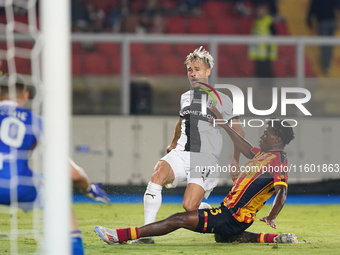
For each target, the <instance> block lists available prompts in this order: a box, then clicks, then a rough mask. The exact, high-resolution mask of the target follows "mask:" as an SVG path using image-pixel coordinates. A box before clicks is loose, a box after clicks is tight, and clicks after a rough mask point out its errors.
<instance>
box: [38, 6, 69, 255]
mask: <svg viewBox="0 0 340 255" xmlns="http://www.w3.org/2000/svg"><path fill="white" fill-rule="evenodd" d="M40 3H41V9H40V13H41V14H40V15H41V28H42V34H43V38H44V39H43V52H42V81H43V84H44V90H45V91H44V96H45V97H44V104H43V119H44V133H45V141H46V142H45V146H46V147H45V151H44V156H43V169H44V178H45V189H46V198H45V208H44V236H45V247H44V249H45V252H44V254H47V255H60V254H63V255H68V254H70V251H71V241H70V226H71V174H70V167H69V163H68V158H69V155H70V153H69V151H70V150H69V146H70V145H69V137H70V135H69V132H70V115H71V107H70V100H71V97H70V94H71V86H70V84H71V68H70V66H71V65H70V61H71V57H70V45H71V41H70V33H71V22H70V20H71V19H70V15H71V11H70V6H71V3H70V1H68V0H57V1H56V0H43V1H41V2H40Z"/></svg>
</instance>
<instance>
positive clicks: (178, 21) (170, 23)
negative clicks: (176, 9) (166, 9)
mask: <svg viewBox="0 0 340 255" xmlns="http://www.w3.org/2000/svg"><path fill="white" fill-rule="evenodd" d="M186 23H187V22H186V20H185V19H184V18H181V17H168V18H167V27H168V28H167V33H169V34H184V33H186V31H187V29H186Z"/></svg>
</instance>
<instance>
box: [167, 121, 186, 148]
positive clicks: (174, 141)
mask: <svg viewBox="0 0 340 255" xmlns="http://www.w3.org/2000/svg"><path fill="white" fill-rule="evenodd" d="M182 119H183V118H182V117H179V119H178V122H177V124H176V127H175V134H174V138H173V139H172V141H171V144H170V145H169V146H168V148H166V152H167V153H169V152H170V151H171V150H173V149H175V148H176V146H177V141H178V139H179V138H180V137H181V125H182Z"/></svg>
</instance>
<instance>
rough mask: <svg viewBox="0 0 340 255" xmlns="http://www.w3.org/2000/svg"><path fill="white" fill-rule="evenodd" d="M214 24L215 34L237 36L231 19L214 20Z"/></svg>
mask: <svg viewBox="0 0 340 255" xmlns="http://www.w3.org/2000/svg"><path fill="white" fill-rule="evenodd" d="M214 23H215V33H216V34H226V35H235V34H237V29H236V26H235V22H234V20H232V19H228V18H221V19H215V20H214Z"/></svg>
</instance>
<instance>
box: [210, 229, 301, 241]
mask: <svg viewBox="0 0 340 255" xmlns="http://www.w3.org/2000/svg"><path fill="white" fill-rule="evenodd" d="M215 241H216V242H217V243H232V242H239V243H297V242H298V240H297V237H296V236H295V234H293V233H289V234H286V233H283V234H269V233H254V232H249V231H244V232H242V233H241V234H238V235H236V236H233V237H230V238H223V237H221V236H220V235H218V234H215Z"/></svg>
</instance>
